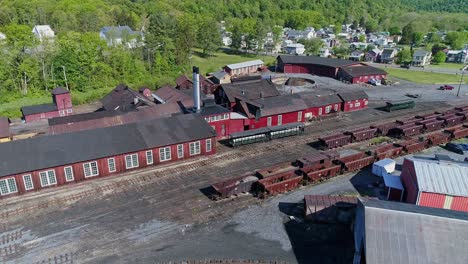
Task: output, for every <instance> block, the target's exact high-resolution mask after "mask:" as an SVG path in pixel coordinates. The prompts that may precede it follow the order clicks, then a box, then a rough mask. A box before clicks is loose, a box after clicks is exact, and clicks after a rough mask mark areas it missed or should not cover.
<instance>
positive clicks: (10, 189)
mask: <svg viewBox="0 0 468 264" xmlns="http://www.w3.org/2000/svg"><path fill="white" fill-rule="evenodd" d="M15 192H18V187H17V186H16V180H15V178H8V179H4V180H0V195H5V194H10V193H15Z"/></svg>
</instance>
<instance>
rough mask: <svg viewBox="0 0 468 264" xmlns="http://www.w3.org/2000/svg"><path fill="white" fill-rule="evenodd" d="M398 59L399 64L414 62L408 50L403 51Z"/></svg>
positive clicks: (399, 53)
mask: <svg viewBox="0 0 468 264" xmlns="http://www.w3.org/2000/svg"><path fill="white" fill-rule="evenodd" d="M396 57H397V59H396V63H397V64H408V63H410V62H411V61H412V56H411V51H410V50H408V49H402V50H401V51H400V52H398V54H397V56H396Z"/></svg>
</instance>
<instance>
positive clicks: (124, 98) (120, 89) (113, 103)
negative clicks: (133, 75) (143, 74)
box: [101, 83, 155, 111]
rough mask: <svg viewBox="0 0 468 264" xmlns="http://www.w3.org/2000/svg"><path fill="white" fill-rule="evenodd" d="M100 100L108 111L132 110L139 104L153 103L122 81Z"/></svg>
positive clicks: (149, 104)
mask: <svg viewBox="0 0 468 264" xmlns="http://www.w3.org/2000/svg"><path fill="white" fill-rule="evenodd" d="M135 98H138V102H137V104H136V105H135V101H134V100H135ZM101 102H102V107H103V108H104V109H105V110H108V111H110V110H121V111H132V110H134V109H135V108H136V107H137V106H139V105H148V106H151V105H155V103H154V102H152V101H150V100H148V98H146V97H145V96H144V95H142V94H140V93H139V92H137V91H134V90H132V89H131V88H130V87H128V86H127V85H125V84H124V83H121V84H119V85H117V87H115V88H114V89H113V90H112V91H111V92H110V93H108V94H107V95H106V96H104V98H102V99H101Z"/></svg>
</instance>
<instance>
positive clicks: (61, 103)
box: [21, 87, 73, 122]
mask: <svg viewBox="0 0 468 264" xmlns="http://www.w3.org/2000/svg"><path fill="white" fill-rule="evenodd" d="M51 94H52V103H51V104H41V105H31V106H23V107H22V108H21V112H22V114H23V117H22V119H23V120H24V121H25V122H34V121H38V120H43V119H49V118H52V117H57V116H68V115H72V114H73V105H72V100H71V96H70V91H68V90H65V89H63V88H61V87H57V88H55V89H53V90H52V91H51Z"/></svg>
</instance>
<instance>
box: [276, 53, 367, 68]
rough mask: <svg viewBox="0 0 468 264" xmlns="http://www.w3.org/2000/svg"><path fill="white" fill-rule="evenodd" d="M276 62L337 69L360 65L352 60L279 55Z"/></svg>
mask: <svg viewBox="0 0 468 264" xmlns="http://www.w3.org/2000/svg"><path fill="white" fill-rule="evenodd" d="M277 59H278V61H281V62H283V63H291V64H315V65H321V66H326V67H334V68H339V67H343V66H348V65H354V64H360V62H356V61H352V60H343V59H334V58H323V57H318V56H299V55H280V56H278V58H277Z"/></svg>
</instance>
